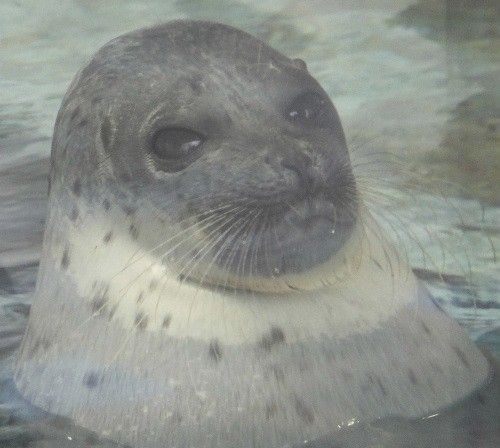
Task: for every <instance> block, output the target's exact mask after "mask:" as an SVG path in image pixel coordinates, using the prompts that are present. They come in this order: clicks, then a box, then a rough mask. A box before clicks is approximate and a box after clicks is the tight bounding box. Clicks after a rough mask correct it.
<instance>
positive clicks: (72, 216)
mask: <svg viewBox="0 0 500 448" xmlns="http://www.w3.org/2000/svg"><path fill="white" fill-rule="evenodd" d="M79 215H80V213H79V212H78V209H77V208H76V207H73V209H72V210H71V213H70V215H69V219H71V221H73V222H75V221H76V220H77V219H78V216H79Z"/></svg>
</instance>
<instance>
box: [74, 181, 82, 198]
mask: <svg viewBox="0 0 500 448" xmlns="http://www.w3.org/2000/svg"><path fill="white" fill-rule="evenodd" d="M73 193H74V194H75V196H77V197H80V195H81V194H82V182H81V181H80V179H76V180H75V181H74V182H73Z"/></svg>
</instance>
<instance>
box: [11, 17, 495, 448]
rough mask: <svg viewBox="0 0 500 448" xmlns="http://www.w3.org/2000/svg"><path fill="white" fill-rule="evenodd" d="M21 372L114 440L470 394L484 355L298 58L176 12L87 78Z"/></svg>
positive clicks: (213, 443)
mask: <svg viewBox="0 0 500 448" xmlns="http://www.w3.org/2000/svg"><path fill="white" fill-rule="evenodd" d="M35 295H36V301H35V304H34V306H33V309H32V313H31V316H30V323H29V328H28V330H27V333H26V336H25V339H24V343H23V347H22V350H21V355H20V359H19V363H18V372H17V376H16V384H17V386H18V387H19V389H20V390H21V392H22V393H23V394H24V395H25V396H26V397H27V398H28V399H30V400H31V401H32V402H34V403H35V404H37V405H38V406H40V407H42V408H43V409H45V410H48V411H50V412H53V413H56V414H60V415H64V416H68V417H71V418H73V419H74V420H75V421H76V422H77V423H79V424H81V425H83V426H85V427H88V428H90V429H92V430H95V431H97V432H99V433H101V434H105V435H107V436H109V437H111V438H114V439H116V440H118V441H120V442H124V443H128V444H133V445H135V446H140V447H144V448H149V447H151V448H153V447H158V446H169V447H170V446H172V447H174V446H200V447H201V446H203V447H214V448H215V447H217V448H218V447H236V446H238V447H246V446H248V447H250V446H252V447H266V448H268V447H278V446H283V445H284V444H289V443H298V442H301V441H303V440H305V439H311V438H316V437H320V436H324V435H327V434H329V433H331V432H332V431H333V430H334V428H337V427H342V426H343V425H345V424H347V423H348V422H352V421H357V420H360V421H368V422H370V421H372V420H374V419H378V418H381V417H385V416H388V415H398V416H403V417H409V416H422V415H425V414H427V413H431V412H433V411H435V410H436V409H439V408H441V407H443V406H447V405H449V404H451V403H453V402H455V401H457V400H460V399H462V398H463V397H464V396H466V395H467V394H469V393H470V392H471V391H472V390H474V389H475V388H477V387H479V386H480V385H481V384H483V382H484V381H485V380H486V379H487V377H488V371H489V370H488V369H489V367H488V362H487V361H486V359H485V358H484V357H483V356H482V354H481V353H480V352H479V351H478V350H477V349H476V348H475V346H474V345H473V344H472V343H471V342H470V340H469V339H468V337H467V336H466V335H465V334H464V332H463V331H462V330H461V329H460V328H459V327H458V325H457V324H455V323H454V322H453V321H451V320H450V319H449V318H448V317H447V316H446V315H445V314H444V313H442V312H440V311H439V310H438V309H437V308H436V307H435V305H434V304H433V302H432V301H431V300H430V298H429V295H428V293H427V292H426V291H425V289H424V288H422V287H421V286H420V285H419V284H418V283H417V282H416V280H415V278H414V277H413V276H412V274H411V270H410V269H409V268H408V266H406V265H405V263H403V261H402V260H401V259H400V258H399V257H398V256H397V253H396V252H395V251H394V250H393V248H392V247H391V245H390V244H389V243H388V241H387V240H386V238H385V237H384V235H383V234H382V232H381V230H380V228H379V227H378V226H377V225H376V224H375V223H374V221H373V220H372V219H371V217H370V213H369V211H368V210H367V208H366V207H365V206H364V205H363V201H362V198H361V196H360V192H359V191H358V189H357V187H356V182H355V179H354V176H353V173H352V169H351V164H350V161H349V154H348V151H347V147H346V141H345V137H344V133H343V130H342V126H341V124H340V120H339V117H338V114H337V112H336V110H335V108H334V106H333V105H332V103H331V101H330V99H329V98H328V96H327V94H326V93H325V92H324V90H323V89H322V88H321V86H320V85H319V84H318V83H317V81H315V80H314V78H313V77H312V76H311V75H310V74H309V73H308V72H307V68H306V66H305V64H304V63H303V62H302V61H297V60H291V59H289V58H287V57H285V56H283V55H282V54H280V53H278V52H276V51H275V50H273V49H271V48H269V47H268V46H267V45H265V44H264V43H263V42H261V41H260V40H258V39H255V38H253V37H252V36H250V35H248V34H246V33H244V32H241V31H239V30H236V29H234V28H231V27H228V26H225V25H220V24H214V23H208V22H191V21H178V22H172V23H168V24H165V25H161V26H158V27H155V28H151V29H145V30H139V31H136V32H133V33H130V34H126V35H124V36H121V37H119V38H117V39H114V40H113V41H111V42H110V43H108V44H107V45H105V46H104V47H103V48H102V49H101V50H99V51H98V53H97V54H96V55H95V56H94V57H93V59H92V60H91V61H90V62H89V64H88V65H87V66H86V67H85V68H83V69H82V70H81V71H80V72H79V73H78V74H77V75H76V77H75V79H74V81H73V83H72V84H71V86H70V88H69V90H68V93H67V94H66V96H65V98H64V100H63V104H62V106H61V109H60V112H59V116H58V119H57V123H56V128H55V132H54V139H53V148H52V169H51V192H50V208H49V216H48V221H47V228H46V233H45V240H44V248H43V256H42V262H41V266H40V272H39V276H38V281H37V287H36V292H35Z"/></svg>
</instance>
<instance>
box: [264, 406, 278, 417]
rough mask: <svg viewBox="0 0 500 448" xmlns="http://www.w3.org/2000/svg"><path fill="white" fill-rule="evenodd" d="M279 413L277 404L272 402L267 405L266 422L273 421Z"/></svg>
mask: <svg viewBox="0 0 500 448" xmlns="http://www.w3.org/2000/svg"><path fill="white" fill-rule="evenodd" d="M277 412H278V406H276V403H274V402H272V403H268V404H266V420H271V419H272V418H273V417H274V416H275V415H276V413H277Z"/></svg>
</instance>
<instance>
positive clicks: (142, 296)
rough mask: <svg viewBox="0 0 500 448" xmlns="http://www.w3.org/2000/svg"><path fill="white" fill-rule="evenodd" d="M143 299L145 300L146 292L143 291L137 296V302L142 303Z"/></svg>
mask: <svg viewBox="0 0 500 448" xmlns="http://www.w3.org/2000/svg"><path fill="white" fill-rule="evenodd" d="M143 300H144V293H143V292H141V293H140V294H139V295H138V296H137V300H136V302H137V303H142V302H143Z"/></svg>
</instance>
